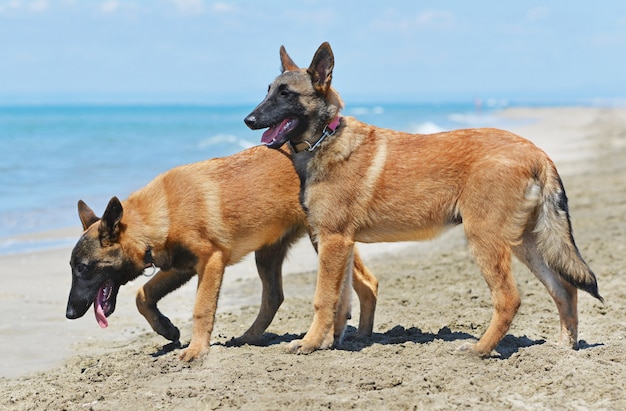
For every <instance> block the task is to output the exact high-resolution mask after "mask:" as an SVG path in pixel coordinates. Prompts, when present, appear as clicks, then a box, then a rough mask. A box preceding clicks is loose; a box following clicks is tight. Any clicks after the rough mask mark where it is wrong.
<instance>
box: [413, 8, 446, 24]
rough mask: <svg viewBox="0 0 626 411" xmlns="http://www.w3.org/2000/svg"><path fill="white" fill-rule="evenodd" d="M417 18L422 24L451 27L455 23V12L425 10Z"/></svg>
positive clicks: (418, 22)
mask: <svg viewBox="0 0 626 411" xmlns="http://www.w3.org/2000/svg"><path fill="white" fill-rule="evenodd" d="M415 20H416V22H417V24H418V25H420V26H434V27H451V26H453V25H454V23H455V18H454V14H452V13H451V12H449V11H446V10H424V11H423V12H421V13H420V14H418V15H417V18H416V19H415Z"/></svg>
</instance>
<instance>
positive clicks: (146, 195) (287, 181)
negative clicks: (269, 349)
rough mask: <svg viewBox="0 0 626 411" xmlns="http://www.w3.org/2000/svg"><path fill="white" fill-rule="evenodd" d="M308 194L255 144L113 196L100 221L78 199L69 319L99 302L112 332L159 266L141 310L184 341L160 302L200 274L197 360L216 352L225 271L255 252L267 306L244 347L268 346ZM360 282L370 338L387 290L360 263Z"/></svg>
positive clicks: (101, 318) (279, 158)
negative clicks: (124, 294)
mask: <svg viewBox="0 0 626 411" xmlns="http://www.w3.org/2000/svg"><path fill="white" fill-rule="evenodd" d="M268 182H271V183H272V184H268ZM299 192H300V180H299V179H298V176H297V174H296V172H295V170H294V167H293V165H292V163H291V161H290V159H289V157H288V154H287V153H285V152H283V151H274V150H267V149H266V148H265V147H254V148H251V149H248V150H245V151H242V152H240V153H239V154H235V155H232V156H230V157H225V158H217V159H212V160H207V161H203V162H199V163H195V164H189V165H185V166H180V167H176V168H174V169H172V170H170V171H168V172H166V173H164V174H161V175H160V176H158V177H157V178H155V179H154V180H153V181H152V182H150V183H149V184H148V185H147V186H146V187H144V188H142V189H141V190H138V191H136V192H135V193H133V194H131V195H130V196H129V198H128V199H127V200H126V201H124V202H122V203H120V201H119V200H118V199H117V198H116V197H114V198H112V199H111V201H110V202H109V204H108V206H107V208H106V211H105V212H104V214H103V216H102V218H101V219H100V218H98V217H96V215H95V214H94V212H93V211H92V210H91V209H90V208H89V207H88V206H87V205H86V204H85V203H84V202H82V201H79V204H78V211H79V216H80V220H81V222H82V224H83V228H84V230H85V232H84V233H83V235H82V237H81V238H80V240H79V241H78V243H77V244H76V246H75V247H74V250H73V251H72V256H71V261H70V265H71V267H72V286H71V290H70V294H69V299H68V303H67V312H66V316H67V318H70V319H74V318H78V317H82V316H83V315H84V314H85V312H86V311H87V309H88V308H89V306H90V305H91V304H92V303H93V304H94V311H95V315H96V319H97V321H98V323H99V324H100V326H101V327H106V326H107V324H108V323H107V317H108V316H109V315H111V314H112V313H113V311H114V309H115V302H116V298H117V293H118V291H119V287H120V286H121V285H123V284H126V283H127V282H128V281H131V280H133V279H135V278H137V277H138V276H139V275H141V274H142V272H143V271H144V268H146V267H154V266H157V267H159V268H160V271H159V272H158V273H156V275H155V276H154V277H153V278H151V279H150V280H149V281H148V282H147V283H146V284H145V285H144V286H143V287H142V288H141V289H140V290H139V291H138V293H137V307H138V309H139V311H140V312H141V314H142V315H143V316H144V317H145V318H146V320H148V322H149V323H150V325H151V326H152V328H153V329H154V331H156V332H157V333H159V334H160V335H162V336H163V337H165V338H167V339H168V340H171V341H174V342H178V340H179V337H180V332H179V330H178V328H176V327H175V326H174V325H173V324H172V323H171V322H170V320H169V319H168V318H167V317H166V316H164V315H163V314H162V313H161V312H160V311H159V309H158V308H157V302H158V301H159V300H160V299H161V298H163V297H164V296H165V295H166V294H168V293H170V292H171V291H173V290H175V289H176V288H178V287H180V286H181V285H183V284H184V283H186V282H187V281H189V279H190V278H191V277H193V276H194V275H195V274H196V273H197V274H198V290H197V294H196V301H195V305H194V308H193V331H192V337H191V343H190V344H189V346H188V347H187V348H186V349H185V350H184V351H183V352H182V354H181V359H182V360H185V361H191V360H193V359H195V358H198V357H199V356H201V355H203V354H205V353H206V352H207V351H208V350H209V343H210V338H211V331H212V330H213V322H214V319H215V311H216V309H217V300H218V295H219V291H220V286H221V283H222V277H223V275H224V269H225V267H226V266H227V265H230V264H234V263H236V262H237V261H239V260H240V259H241V258H243V257H244V256H245V255H247V254H248V253H250V252H251V251H255V250H256V264H257V268H258V271H259V276H260V277H261V281H262V284H263V291H262V301H261V308H260V311H259V314H258V316H257V318H256V320H255V321H254V323H253V324H252V326H251V327H250V328H249V329H248V330H247V331H246V332H245V333H244V334H243V336H241V337H240V338H239V339H238V342H240V343H246V342H247V343H257V342H259V341H260V339H261V337H262V334H263V332H264V331H265V329H266V328H267V327H268V326H269V324H270V322H271V321H272V319H273V318H274V315H275V314H276V311H277V310H278V308H279V306H280V304H281V303H282V301H283V289H282V278H281V269H282V268H281V267H282V263H283V260H284V258H285V255H286V254H287V251H288V249H289V247H290V246H291V245H292V244H293V243H294V242H295V241H296V240H297V239H298V238H300V237H301V236H302V235H303V234H305V233H306V231H307V229H306V218H305V214H304V211H303V210H302V207H301V206H300V202H299V200H298V193H299ZM354 276H355V278H354V289H355V290H356V292H357V295H358V297H359V300H360V304H361V316H360V319H359V333H361V334H364V335H371V333H372V326H373V322H374V311H375V308H376V294H377V287H378V284H377V281H376V278H375V277H374V276H373V275H372V274H371V273H370V272H369V271H368V269H367V268H366V267H365V265H363V263H362V261H361V260H360V259H359V257H358V256H356V257H355V259H354ZM349 297H350V289H348V291H347V292H346V293H345V294H344V296H343V298H342V301H343V302H344V304H343V306H344V308H343V310H344V315H345V316H347V315H349V309H350V306H349Z"/></svg>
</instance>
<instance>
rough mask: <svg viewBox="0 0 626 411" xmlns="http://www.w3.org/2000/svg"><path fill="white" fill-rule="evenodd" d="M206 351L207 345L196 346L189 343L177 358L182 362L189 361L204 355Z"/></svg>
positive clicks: (207, 350) (207, 349)
mask: <svg viewBox="0 0 626 411" xmlns="http://www.w3.org/2000/svg"><path fill="white" fill-rule="evenodd" d="M208 352H209V348H208V347H206V348H205V347H198V346H194V345H191V344H190V345H189V347H187V348H185V349H184V350H183V352H182V353H181V354H180V356H179V357H178V359H179V360H181V361H184V362H191V361H193V360H196V359H199V358H202V357H204V356H205V355H206V354H207V353H208Z"/></svg>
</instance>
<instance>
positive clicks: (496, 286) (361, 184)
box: [245, 43, 602, 356]
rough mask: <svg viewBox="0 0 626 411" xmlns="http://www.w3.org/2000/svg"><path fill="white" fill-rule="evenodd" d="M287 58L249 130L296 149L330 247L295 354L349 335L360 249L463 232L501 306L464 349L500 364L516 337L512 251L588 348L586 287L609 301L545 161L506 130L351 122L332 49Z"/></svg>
mask: <svg viewBox="0 0 626 411" xmlns="http://www.w3.org/2000/svg"><path fill="white" fill-rule="evenodd" d="M280 57H281V62H282V74H281V75H280V76H278V77H277V78H276V79H275V80H274V81H273V82H272V84H271V85H270V87H269V91H268V94H267V96H266V97H265V99H264V100H263V101H262V102H261V103H260V104H259V105H258V106H257V108H256V109H254V111H253V112H252V113H251V114H250V115H249V116H248V117H246V119H245V122H246V124H247V125H248V126H249V127H250V128H252V129H261V128H267V127H269V129H268V130H267V131H265V132H264V133H263V137H262V142H263V143H265V144H266V145H267V146H268V147H271V148H277V147H280V146H281V145H282V144H283V143H284V142H286V141H288V142H289V143H290V144H291V146H292V149H293V154H292V159H293V160H294V164H295V165H296V169H297V171H298V173H299V175H300V178H301V179H302V180H303V191H302V192H301V194H300V195H301V199H302V202H303V206H304V208H305V210H306V211H307V218H308V221H309V224H310V227H311V230H312V233H313V236H314V238H315V239H316V241H317V242H318V246H319V262H320V264H319V273H318V279H317V289H316V292H315V300H314V307H315V312H314V318H313V323H312V325H311V327H310V328H309V330H308V332H307V333H306V335H305V336H304V338H303V339H302V340H298V341H293V342H292V343H291V345H290V346H289V349H290V351H292V352H299V353H309V352H311V351H314V350H317V349H321V348H327V347H329V346H331V345H332V344H333V340H335V339H336V338H337V337H338V336H340V335H341V331H342V330H340V329H337V326H338V325H340V324H341V322H340V321H337V322H335V313H336V310H337V307H338V301H339V296H340V293H341V291H342V287H343V286H344V285H345V284H344V283H347V282H348V281H346V278H345V277H346V276H345V275H344V272H345V271H346V267H349V262H350V261H351V258H352V256H353V250H354V243H355V241H361V242H379V241H406V240H425V239H429V238H432V237H434V236H435V235H437V234H438V233H440V232H441V231H442V230H444V229H445V228H447V227H450V226H454V225H457V224H460V223H463V226H464V229H465V234H466V236H467V240H468V243H469V248H470V250H471V252H472V253H473V255H474V258H475V260H476V263H477V264H478V266H479V267H480V269H481V271H482V274H483V277H484V278H485V280H486V281H487V284H488V285H489V288H490V290H491V297H492V300H493V306H494V308H493V317H492V319H491V323H490V324H489V327H488V328H487V330H486V332H485V334H484V335H483V336H482V337H481V338H480V340H479V341H478V342H477V343H476V344H469V343H467V344H464V345H463V346H462V347H461V348H460V349H462V350H468V351H471V352H474V353H477V354H479V355H482V356H485V355H490V353H491V351H492V350H493V349H494V348H495V346H496V345H497V344H498V342H499V341H500V340H501V339H502V337H503V336H504V335H505V334H506V332H507V330H508V329H509V326H510V324H511V322H512V321H513V317H514V316H515V313H516V312H517V309H518V307H519V306H520V297H519V293H518V291H517V287H516V284H515V280H514V278H513V276H512V275H511V254H512V253H513V254H515V255H516V256H517V257H518V258H519V259H520V260H521V261H522V262H524V264H526V265H527V266H528V267H529V268H530V270H531V271H532V272H533V273H534V274H535V276H537V278H539V280H540V281H541V282H542V283H543V284H544V285H545V286H546V288H547V289H548V292H549V293H550V295H551V296H552V298H553V299H554V301H555V302H556V305H557V308H558V311H559V316H560V319H561V342H562V343H564V344H566V345H568V346H570V347H574V348H576V347H577V328H578V313H577V289H578V288H580V289H582V290H585V291H587V292H589V293H590V294H591V295H593V296H594V297H596V298H598V299H600V300H602V297H600V295H599V294H598V288H597V283H596V278H595V276H594V274H593V272H592V271H591V270H590V269H589V267H588V266H587V264H586V263H585V262H584V261H583V259H582V258H581V256H580V254H579V252H578V249H577V248H576V245H575V243H574V239H573V237H572V229H571V224H570V219H569V214H568V207H567V197H566V196H565V191H564V189H563V185H562V183H561V179H560V177H559V175H558V173H557V171H556V168H555V167H554V164H553V163H552V161H551V160H550V159H549V158H548V156H547V155H546V154H545V153H544V152H543V151H541V150H540V149H539V148H537V147H536V146H534V145H533V144H532V143H531V142H530V141H528V140H525V139H523V138H521V137H518V136H516V135H514V134H511V133H509V132H506V131H502V130H495V129H473V130H458V131H452V132H447V133H437V134H432V135H415V134H407V133H400V132H396V131H391V130H385V129H381V128H378V127H373V126H371V125H367V124H364V123H361V122H360V121H358V120H356V119H354V118H352V117H341V116H340V114H339V112H340V110H341V108H342V107H343V102H342V100H341V98H340V96H339V94H338V93H337V92H336V91H335V90H334V89H333V88H332V87H331V79H332V71H333V66H334V57H333V53H332V50H331V48H330V46H329V44H328V43H324V44H322V45H321V46H320V47H319V49H318V50H317V52H316V53H315V56H314V57H313V60H312V62H311V65H310V66H309V68H308V69H300V68H298V66H296V64H295V63H294V62H293V61H292V59H291V58H290V57H289V56H288V55H287V53H286V52H285V49H284V48H283V47H281V50H280ZM278 181H280V180H278ZM348 280H349V277H348Z"/></svg>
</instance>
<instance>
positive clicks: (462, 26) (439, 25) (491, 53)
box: [0, 0, 626, 103]
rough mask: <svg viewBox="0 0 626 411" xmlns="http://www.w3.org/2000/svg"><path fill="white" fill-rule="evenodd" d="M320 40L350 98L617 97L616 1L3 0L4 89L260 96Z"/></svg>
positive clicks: (620, 20)
mask: <svg viewBox="0 0 626 411" xmlns="http://www.w3.org/2000/svg"><path fill="white" fill-rule="evenodd" d="M323 41H329V42H330V44H331V46H332V47H333V50H334V53H335V73H334V85H335V87H336V88H337V89H338V90H339V91H340V92H341V93H342V94H343V95H344V97H345V98H347V99H352V100H358V101H365V102H366V101H372V102H376V101H387V100H404V101H449V100H461V101H465V100H471V99H473V98H475V97H480V98H483V99H486V98H492V97H493V98H497V99H508V100H513V101H515V100H518V101H519V100H523V101H535V102H542V101H546V102H554V101H579V100H586V101H588V100H589V99H594V98H602V99H615V98H618V99H623V98H626V74H625V73H626V1H623V0H614V1H601V2H587V1H543V2H537V1H495V0H494V1H480V0H478V1H477V0H474V1H467V0H456V1H393V0H387V1H384V2H373V1H372V2H367V1H363V0H357V1H353V0H347V1H338V0H332V1H327V0H314V1H297V0H292V1H281V2H278V1H267V0H264V1H259V0H254V1H243V0H241V1H223V2H220V1H210V0H154V1H139V0H136V1H133V0H123V1H122V0H119V1H117V0H103V1H98V0H91V1H87V0H31V1H28V0H0V53H1V55H0V100H1V101H4V102H5V103H6V102H9V103H11V102H13V101H29V100H38V99H40V100H49V101H54V100H60V101H64V100H67V101H172V102H185V101H194V102H209V103H221V102H224V103H236V102H256V101H258V100H259V99H260V98H261V97H263V95H264V94H265V91H266V88H267V84H269V83H270V81H271V80H272V79H273V78H274V77H275V76H276V75H277V74H278V72H279V71H278V70H279V59H278V49H279V47H280V45H281V44H284V45H285V47H286V48H287V50H288V52H289V53H290V55H291V56H292V58H293V59H294V60H295V61H296V62H297V63H298V64H300V65H302V66H308V64H309V62H310V60H311V57H312V56H313V53H314V52H315V50H316V48H317V47H318V46H319V44H320V43H321V42H323Z"/></svg>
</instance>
